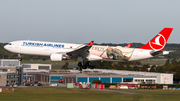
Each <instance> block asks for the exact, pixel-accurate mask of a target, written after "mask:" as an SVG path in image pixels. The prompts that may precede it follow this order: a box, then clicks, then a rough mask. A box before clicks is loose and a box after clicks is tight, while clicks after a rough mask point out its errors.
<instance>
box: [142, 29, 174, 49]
mask: <svg viewBox="0 0 180 101" xmlns="http://www.w3.org/2000/svg"><path fill="white" fill-rule="evenodd" d="M172 30H173V28H164V29H163V30H162V31H161V32H160V33H159V34H158V35H156V36H155V37H154V38H153V39H152V40H151V41H150V42H148V43H147V44H146V45H144V46H142V47H139V49H148V50H155V51H158V50H163V48H164V46H165V45H166V42H167V40H168V38H169V36H170V34H171V32H172Z"/></svg>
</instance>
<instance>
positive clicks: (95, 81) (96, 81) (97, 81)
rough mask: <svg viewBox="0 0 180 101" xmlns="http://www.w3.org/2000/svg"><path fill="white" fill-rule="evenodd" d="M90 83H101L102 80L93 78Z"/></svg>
mask: <svg viewBox="0 0 180 101" xmlns="http://www.w3.org/2000/svg"><path fill="white" fill-rule="evenodd" d="M92 83H93V84H94V83H95V84H101V83H102V82H101V80H93V81H92Z"/></svg>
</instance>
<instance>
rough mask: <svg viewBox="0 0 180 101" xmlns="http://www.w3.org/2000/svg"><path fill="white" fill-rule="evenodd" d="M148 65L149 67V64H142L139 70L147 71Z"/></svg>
mask: <svg viewBox="0 0 180 101" xmlns="http://www.w3.org/2000/svg"><path fill="white" fill-rule="evenodd" d="M148 67H149V65H143V67H142V68H141V71H147V68H148Z"/></svg>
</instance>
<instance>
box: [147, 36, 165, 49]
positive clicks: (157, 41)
mask: <svg viewBox="0 0 180 101" xmlns="http://www.w3.org/2000/svg"><path fill="white" fill-rule="evenodd" d="M165 44H166V39H165V38H164V36H163V35H161V34H158V35H157V36H156V37H155V38H154V39H152V40H151V41H150V42H149V45H150V47H151V48H152V49H153V50H162V49H163V48H164V46H165Z"/></svg>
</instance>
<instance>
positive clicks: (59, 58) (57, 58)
mask: <svg viewBox="0 0 180 101" xmlns="http://www.w3.org/2000/svg"><path fill="white" fill-rule="evenodd" d="M50 59H51V61H62V60H63V55H62V54H55V53H53V54H51V55H50Z"/></svg>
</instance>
